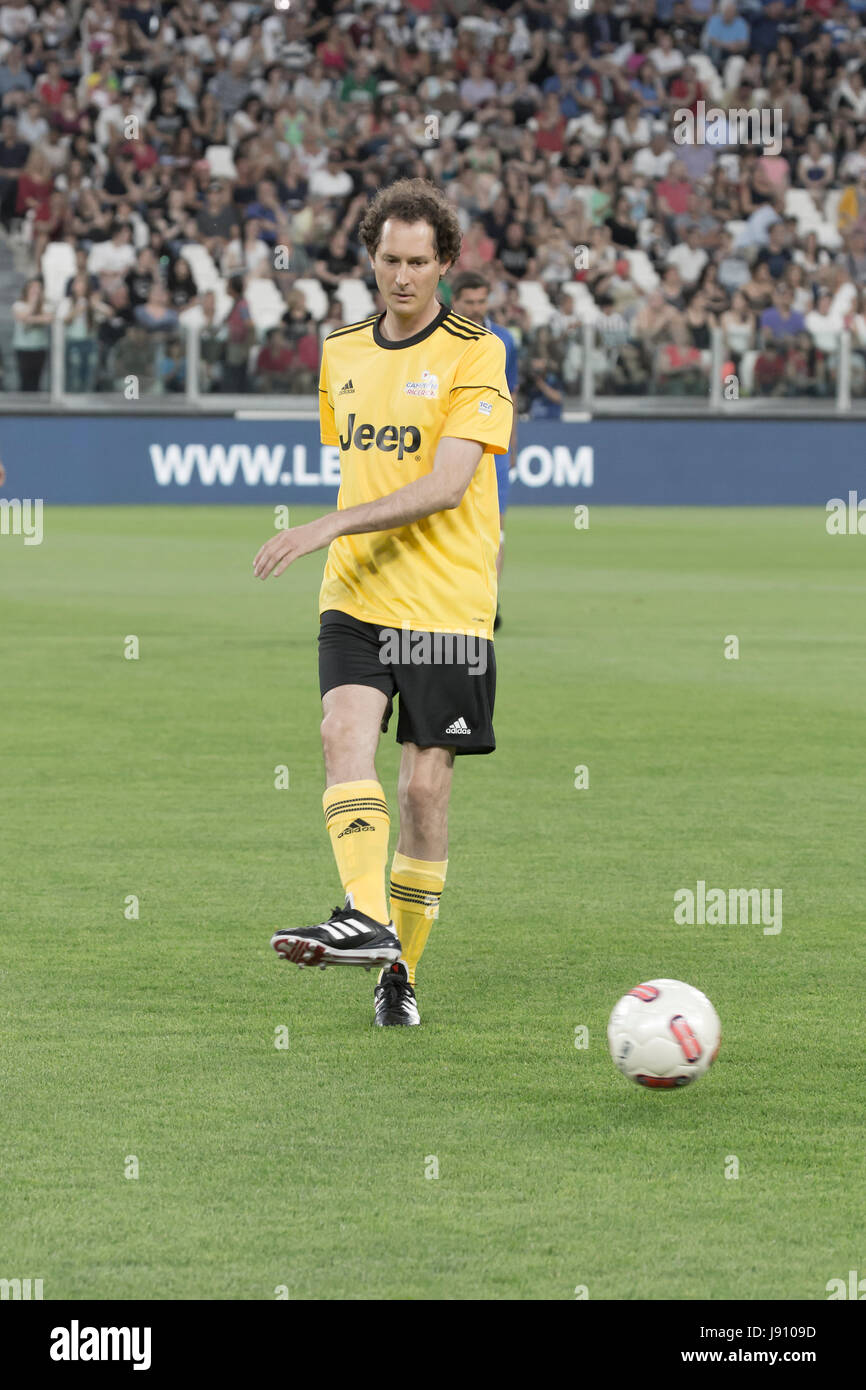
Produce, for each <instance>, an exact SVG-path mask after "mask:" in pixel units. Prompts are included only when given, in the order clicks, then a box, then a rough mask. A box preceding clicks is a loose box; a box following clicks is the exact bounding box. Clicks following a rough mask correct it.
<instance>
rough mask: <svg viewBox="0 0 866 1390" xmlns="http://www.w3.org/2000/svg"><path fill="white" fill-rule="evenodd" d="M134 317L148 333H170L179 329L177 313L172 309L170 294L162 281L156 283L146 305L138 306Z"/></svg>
mask: <svg viewBox="0 0 866 1390" xmlns="http://www.w3.org/2000/svg"><path fill="white" fill-rule="evenodd" d="M133 317H134V319H135V322H136V324H138V326H139V327H140V328H144V329H145V330H146V331H147V332H148V333H170V332H171V331H172V330H173V329H175V328H177V323H178V318H177V311H176V310H175V309H173V308H172V304H171V297H170V295H169V292H168V290H167V289H166V287H165V285H163V284H162V283H161V281H158V280H157V281H154V283H153V285H151V288H150V294H149V295H148V297H147V299H146V300H145V302H144V304H139V305H138V306H137V308H136V309H135V311H134V314H133Z"/></svg>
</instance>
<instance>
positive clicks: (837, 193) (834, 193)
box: [824, 188, 845, 229]
mask: <svg viewBox="0 0 866 1390" xmlns="http://www.w3.org/2000/svg"><path fill="white" fill-rule="evenodd" d="M844 191H845V190H844V189H842V188H828V189H827V192H826V194H825V196H824V221H825V222H826V223H827V225H828V226H830V227H836V228H837V229H838V226H839V204H840V202H841V201H842V194H843V192H844Z"/></svg>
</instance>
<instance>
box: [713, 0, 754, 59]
mask: <svg viewBox="0 0 866 1390" xmlns="http://www.w3.org/2000/svg"><path fill="white" fill-rule="evenodd" d="M748 44H749V26H748V24H747V23H746V21H745V20H744V19H743V18H742V17H741V16H740V15H738V14H737V7H736V5H735V4H734V0H722V3H721V5H720V6H719V8H718V10H717V11H716V13H715V14H714V15H710V18H709V19H708V20H707V23H706V26H705V28H704V32H703V35H702V37H701V48H703V49H704V51H705V52H706V53H707V54H708V55H709V58H710V61H711V62H712V63H714V64H715V66H716V67H717V68H721V66H722V64H723V63H725V62H726V60H727V59H728V58H730V57H731V55H732V54H733V53H745V51H746V49H747V47H748Z"/></svg>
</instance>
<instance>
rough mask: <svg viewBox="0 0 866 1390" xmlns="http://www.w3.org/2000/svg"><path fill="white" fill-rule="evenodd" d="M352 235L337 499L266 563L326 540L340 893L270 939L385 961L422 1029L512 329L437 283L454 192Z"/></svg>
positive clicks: (339, 961) (491, 607)
mask: <svg viewBox="0 0 866 1390" xmlns="http://www.w3.org/2000/svg"><path fill="white" fill-rule="evenodd" d="M359 235H360V237H361V240H362V241H363V243H364V246H365V248H366V250H367V253H368V255H369V257H370V262H371V265H372V268H373V272H374V274H375V277H376V283H377V285H378V287H379V292H380V294H381V296H382V301H383V303H384V304H385V311H384V313H377V314H374V315H373V316H372V317H370V318H368V319H365V320H363V321H362V322H361V323H356V324H351V325H349V326H347V327H341V328H337V329H335V330H334V331H333V332H332V333H330V334H329V335H328V337H327V338H326V339H325V342H324V345H323V348H322V363H321V368H320V377H319V409H320V419H321V436H322V442H323V443H325V444H333V445H339V449H340V473H341V486H340V495H339V499H338V502H337V511H335V512H330V513H329V514H328V515H327V516H323V517H320V518H319V519H318V520H316V521H311V522H308V523H307V524H306V525H304V526H296V527H293V528H292V529H290V530H288V531H282V532H280V533H279V534H277V535H275V536H273V537H271V539H270V540H268V541H267V542H266V543H265V544H264V545H263V546H262V548H261V549H260V550H259V552H258V554H257V555H256V558H255V561H254V572H255V574H256V575H257V576H258V577H259V578H261V579H266V578H267V577H268V575H269V574H274V575H275V576H276V575H280V574H282V573H283V571H284V570H285V569H286V568H287V566H288V565H290V564H291V563H292V562H293V561H295V560H297V559H298V558H299V557H301V556H302V555H307V554H309V553H310V552H311V551H314V550H320V549H322V548H323V547H325V546H327V547H328V558H327V561H326V564H325V574H324V579H323V581H322V588H321V593H320V595H319V611H320V630H319V683H320V688H321V694H322V710H323V720H322V744H323V750H324V759H325V781H326V789H325V793H324V797H323V806H324V811H325V825H326V828H327V831H328V834H329V836H330V839H331V845H332V847H333V851H334V856H335V858H336V861H337V869H338V871H339V875H340V879H341V882H342V885H343V891H344V893H345V906H344V907H343V908H335V909H334V911H333V913H332V914H331V915H330V916H329V917H328V918H327V919H326V920H324V921H321V922H319V923H317V924H315V925H313V926H310V927H302V928H300V929H293V928H283V929H280V930H278V931H276V932H275V934H274V936H273V938H272V945H273V946H274V949H275V950H276V951H277V952H278V954H280V955H281V956H283V957H284V958H285V959H287V960H290V961H295V962H296V963H297V964H299V965H307V964H316V965H321V966H327V965H364V966H366V967H367V968H368V969H369V968H370V966H371V965H380V966H382V967H384V968H383V969H382V972H381V974H380V976H379V981H378V984H377V986H376V989H375V991H374V1002H375V1019H376V1023H377V1024H379V1025H381V1026H383V1027H390V1026H395V1025H404V1026H407V1025H408V1026H411V1025H413V1024H417V1023H419V1022H420V1016H419V1013H418V1005H417V1000H416V996H415V989H414V985H415V972H416V968H417V965H418V962H419V960H420V958H421V953H422V951H423V949H424V946H425V944H426V941H427V937H428V935H429V933H430V929H431V927H432V925H433V921H434V919H435V917H436V916H437V915H438V909H439V900H440V898H441V895H442V889H443V887H444V884H445V874H446V870H447V867H448V803H449V799H450V795H451V781H452V776H453V769H454V759H455V755H457V754H469V753H490V752H492V751H493V749H494V748H495V746H496V744H495V739H494V735H493V722H492V719H493V702H494V695H495V689H496V665H495V660H494V655H493V642H492V636H493V623H494V619H495V612H496V552H497V547H498V543H499V507H498V504H497V492H496V468H495V465H494V453H504V452H505V450H506V449H507V448H508V442H509V440H510V438H511V426H512V415H513V407H512V402H511V396H510V394H509V390H508V384H507V382H506V379H505V349H504V347H503V345H502V342H501V341H500V339H499V338H497V336H496V334H495V333H491V332H489V330H488V329H486V328H483V327H482V326H480V325H479V324H477V323H474V322H473V321H472V320H470V319H467V318H462V317H461V316H460V315H458V314H455V313H454V312H453V311H452V310H451V309H449V308H447V307H445V306H444V305H442V304H440V303H439V301H438V299H437V298H436V288H437V286H438V283H439V280H440V278H441V277H442V276H443V275H445V274H446V273H447V271H448V269H449V267H450V266H451V265H453V263H454V261H455V260H456V259H457V257H458V256H459V254H460V244H461V234H460V225H459V222H458V220H457V216H456V213H455V211H454V208H453V207H452V205H451V204H450V203H449V202H448V200H447V198H446V197H445V196H444V194H442V193H441V192H440V190H439V189H437V188H436V187H435V186H434V185H432V184H429V183H427V182H426V181H425V180H423V179H403V180H400V181H399V182H397V183H395V184H392V185H391V186H390V187H389V188H386V189H383V190H382V191H381V192H379V193H378V194H377V196H376V197H375V198H374V200H373V201H372V203H371V204H370V206H369V207H368V209H367V211H366V213H365V215H364V218H363V220H362V222H361V226H360V229H359ZM395 697H397V698H399V716H398V720H397V741H398V743H400V744H402V746H403V751H402V755H401V762H400V774H399V779H398V786H397V803H398V806H399V811H400V835H399V839H398V841H397V849H396V853H395V855H394V858H393V862H392V864H391V874H390V913H389V911H388V905H387V900H386V885H385V869H386V865H387V860H388V834H389V824H390V822H389V813H388V804H387V801H386V798H385V793H384V791H383V789H382V787H381V785H380V783H379V780H378V777H377V775H376V768H375V755H376V748H377V745H378V741H379V734H380V732H381V731H385V730H386V729H387V727H388V721H389V719H390V717H391V714H392V712H393V702H394V699H395Z"/></svg>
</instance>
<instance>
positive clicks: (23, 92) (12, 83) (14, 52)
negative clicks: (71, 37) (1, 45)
mask: <svg viewBox="0 0 866 1390" xmlns="http://www.w3.org/2000/svg"><path fill="white" fill-rule="evenodd" d="M5 12H6V7H5V5H4V7H3V10H2V11H0V14H4V13H5ZM32 88H33V78H32V77H31V76H30V73H29V72H28V71H27V68H26V67H25V66H24V55H23V53H22V50H21V48H20V46H19V45H18V44H17V43H13V45H12V47H11V48H10V49H9V52H8V53H7V54H6V58H5V60H4V61H3V62H2V63H0V107H2V109H3V110H4V111H7V112H9V113H10V114H12V115H14V114H15V113H16V112H18V111H20V109H21V108H22V107H23V106H24V105H25V104H26V102H27V101H28V99H29V96H30V92H31V91H32Z"/></svg>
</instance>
